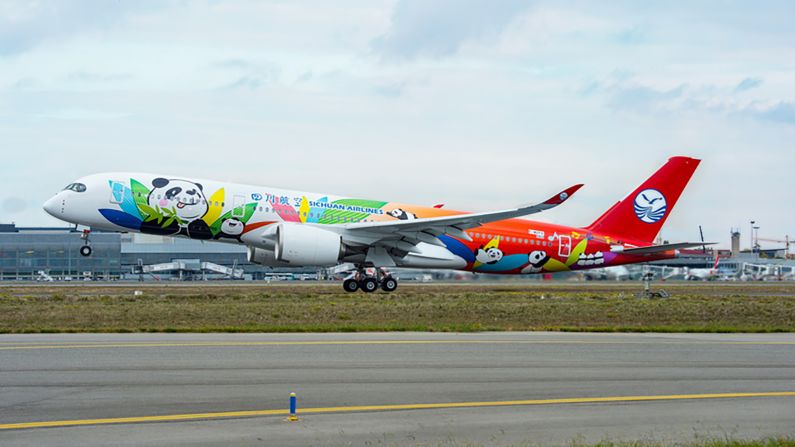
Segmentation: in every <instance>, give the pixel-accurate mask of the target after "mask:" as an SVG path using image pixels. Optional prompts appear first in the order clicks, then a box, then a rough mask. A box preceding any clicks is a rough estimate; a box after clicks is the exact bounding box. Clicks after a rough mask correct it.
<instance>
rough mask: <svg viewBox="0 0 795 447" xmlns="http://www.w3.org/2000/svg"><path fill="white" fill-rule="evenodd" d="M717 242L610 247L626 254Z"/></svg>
mask: <svg viewBox="0 0 795 447" xmlns="http://www.w3.org/2000/svg"><path fill="white" fill-rule="evenodd" d="M714 244H717V242H677V243H674V244H662V245H649V246H648V247H634V248H624V247H622V246H620V245H616V246H613V247H611V248H610V251H612V252H613V253H623V254H627V255H648V254H651V253H660V252H663V251H670V250H678V249H680V248H690V247H701V246H702V245H714Z"/></svg>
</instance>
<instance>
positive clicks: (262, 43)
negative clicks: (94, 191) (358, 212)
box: [0, 0, 795, 240]
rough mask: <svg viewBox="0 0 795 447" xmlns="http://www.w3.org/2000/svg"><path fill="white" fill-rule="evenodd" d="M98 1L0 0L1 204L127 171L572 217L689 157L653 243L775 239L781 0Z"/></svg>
mask: <svg viewBox="0 0 795 447" xmlns="http://www.w3.org/2000/svg"><path fill="white" fill-rule="evenodd" d="M101 3H102V5H100V6H98V9H97V10H96V11H95V10H94V9H92V6H91V4H86V3H82V2H64V3H60V2H58V3H49V2H39V3H36V5H39V6H36V7H35V8H33V9H32V10H31V11H27V10H25V9H24V8H23V9H20V8H21V7H20V6H18V5H17V4H12V6H10V7H9V6H8V4H3V6H2V7H4V8H6V9H5V10H3V11H2V12H0V16H2V17H3V19H0V30H1V31H0V41H2V42H3V43H4V44H5V47H3V48H2V49H0V148H2V151H3V153H4V154H6V153H11V154H13V157H6V158H5V159H4V164H3V165H2V166H1V167H0V179H1V180H0V183H1V184H0V191H3V192H1V193H0V203H4V204H8V203H10V204H11V205H13V206H10V208H9V207H8V206H6V207H5V211H6V219H9V220H10V219H14V220H16V221H17V222H19V223H20V224H29V225H38V224H51V223H55V222H54V221H52V220H51V219H50V218H49V217H47V216H46V215H45V214H44V213H43V212H42V211H41V210H40V209H39V208H38V206H37V205H36V204H38V203H41V202H43V201H44V200H45V199H46V198H47V197H48V196H49V195H50V194H51V193H53V192H55V191H57V190H58V189H60V188H61V187H62V186H63V185H64V184H66V183H69V182H70V181H71V180H73V178H75V177H78V176H80V175H84V174H88V173H91V172H97V171H106V170H118V169H131V170H140V171H155V172H169V173H176V174H187V175H195V176H197V177H209V178H218V179H221V180H240V181H244V182H249V183H259V184H267V185H273V186H284V187H290V188H298V189H306V190H315V191H326V192H329V193H342V194H348V195H364V196H373V197H374V198H379V197H382V198H386V199H394V200H401V201H407V202H418V203H438V202H446V203H447V204H448V206H449V207H451V208H461V209H473V210H486V209H492V208H500V207H504V206H511V205H515V204H517V203H521V202H527V201H530V200H533V199H538V198H543V197H545V196H546V195H548V194H550V193H553V192H556V191H557V190H558V189H560V188H562V187H564V186H568V185H570V184H573V183H577V182H585V183H586V187H585V188H584V189H583V190H582V191H580V192H579V193H578V194H577V196H576V197H575V198H573V199H572V201H571V203H567V204H566V205H565V206H564V207H561V208H559V209H556V210H554V211H553V212H550V213H546V214H544V215H543V216H540V217H541V218H543V219H549V220H553V221H557V222H563V223H573V224H585V223H588V222H590V221H591V220H592V219H593V218H595V217H596V216H597V215H599V214H600V213H601V212H602V211H603V210H604V209H605V208H607V207H608V206H610V205H611V204H612V203H613V202H614V201H615V200H618V199H619V198H621V197H622V196H623V195H624V194H626V193H627V192H629V190H631V189H632V188H633V187H634V186H635V185H636V184H637V183H639V182H640V181H642V180H643V179H644V178H645V177H646V176H647V175H648V174H649V173H651V172H652V171H653V170H654V169H656V168H657V166H658V165H659V164H661V163H663V162H664V161H665V160H666V159H667V158H668V156H671V155H678V154H683V155H694V156H697V157H702V158H703V159H704V162H703V163H702V166H701V168H700V170H699V172H697V174H696V177H695V179H694V183H693V185H691V187H690V188H689V189H688V190H687V192H686V194H685V196H684V197H683V199H682V201H681V202H680V204H679V205H678V209H677V210H676V211H674V213H673V215H672V218H671V220H669V223H668V225H667V227H666V230H665V235H666V237H668V238H670V239H692V238H693V237H695V231H697V227H698V225H699V224H702V225H704V227H705V231H706V233H707V235H708V238H718V239H720V240H725V239H727V237H726V238H724V236H726V235H727V234H728V228H729V227H731V226H737V225H740V224H741V223H742V222H744V221H746V220H748V219H749V218H751V217H752V218H754V219H757V220H758V221H760V222H765V232H764V233H765V234H767V235H770V236H777V235H783V234H785V233H788V232H791V228H789V227H788V225H789V223H790V222H792V220H793V219H794V218H795V209H794V208H793V207H789V208H788V207H782V206H781V205H780V204H778V203H777V200H779V199H778V197H779V196H778V195H775V194H762V193H760V191H790V190H792V189H793V187H795V181H793V180H792V178H793V177H792V175H791V170H792V168H791V166H793V165H795V153H793V151H792V150H791V142H792V141H793V140H794V139H795V106H793V104H795V80H793V78H792V76H791V73H792V70H793V69H795V66H794V65H795V62H793V61H795V50H793V47H792V46H791V45H789V44H787V42H792V41H793V40H792V38H793V37H794V36H793V34H795V31H793V28H792V27H791V25H790V24H789V20H785V18H788V17H792V6H790V3H766V4H764V5H761V6H760V5H753V7H751V6H746V5H744V4H732V3H729V4H726V5H724V6H723V7H721V8H714V7H711V6H708V5H705V4H694V5H685V4H671V3H665V4H653V5H652V4H645V3H644V4H638V3H635V2H626V3H623V4H622V3H609V4H577V5H576V7H574V6H572V5H570V4H567V5H563V4H560V3H555V2H532V3H526V2H508V3H502V2H497V3H495V2H490V3H486V2H479V1H474V0H472V1H467V2H452V1H451V2H447V1H443V2H411V1H398V2H391V1H386V2H370V1H365V2H356V1H352V0H351V1H345V2H343V3H340V2H321V1H316V2H292V1H291V2H284V1H271V2H249V1H239V2H203V3H200V2H166V3H159V2H158V3H154V4H149V5H143V6H141V7H135V8H133V7H131V6H130V7H127V6H126V2H122V3H123V4H125V6H123V9H121V10H119V9H114V8H116V6H113V5H117V4H118V2H110V3H107V2H101ZM9 8H10V9H9ZM9 24H11V25H13V26H9ZM42 24H52V25H53V26H54V28H53V29H45V25H42ZM3 25H5V26H3ZM0 47H2V44H0ZM738 179H739V180H738ZM19 198H22V200H24V202H25V203H26V204H27V205H28V206H23V207H19V206H16V205H18V204H19V202H18V201H16V200H17V199H19ZM11 211H13V213H12V212H11ZM712 235H714V236H712Z"/></svg>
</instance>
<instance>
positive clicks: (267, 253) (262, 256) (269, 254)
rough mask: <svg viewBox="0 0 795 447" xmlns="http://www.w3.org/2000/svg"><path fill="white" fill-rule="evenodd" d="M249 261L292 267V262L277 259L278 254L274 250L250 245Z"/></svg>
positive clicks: (272, 265)
mask: <svg viewBox="0 0 795 447" xmlns="http://www.w3.org/2000/svg"><path fill="white" fill-rule="evenodd" d="M248 262H252V263H254V264H262V265H267V266H268V267H290V264H288V263H286V262H279V261H277V260H276V254H275V253H274V252H273V250H268V249H266V248H257V247H252V246H250V245H249V246H248Z"/></svg>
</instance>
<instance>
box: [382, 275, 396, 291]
mask: <svg viewBox="0 0 795 447" xmlns="http://www.w3.org/2000/svg"><path fill="white" fill-rule="evenodd" d="M395 289H397V280H396V279H395V278H393V277H391V276H387V277H386V278H384V280H383V281H381V290H383V291H384V292H394V291H395Z"/></svg>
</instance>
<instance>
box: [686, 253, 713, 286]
mask: <svg viewBox="0 0 795 447" xmlns="http://www.w3.org/2000/svg"><path fill="white" fill-rule="evenodd" d="M718 263H720V256H715V264H714V265H713V266H712V268H708V269H698V268H696V269H691V268H685V279H687V280H692V281H697V280H702V281H709V280H711V279H715V278H717V277H718Z"/></svg>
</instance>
